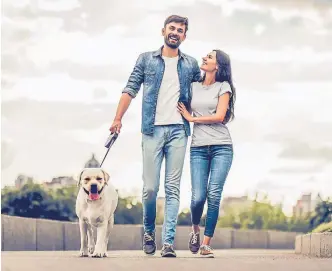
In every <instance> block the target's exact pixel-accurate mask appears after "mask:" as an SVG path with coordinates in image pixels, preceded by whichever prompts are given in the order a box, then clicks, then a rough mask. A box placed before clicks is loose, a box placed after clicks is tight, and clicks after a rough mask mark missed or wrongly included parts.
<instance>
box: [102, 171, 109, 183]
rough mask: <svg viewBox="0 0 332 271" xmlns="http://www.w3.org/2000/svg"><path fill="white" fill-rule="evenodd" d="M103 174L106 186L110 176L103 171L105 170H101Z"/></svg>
mask: <svg viewBox="0 0 332 271" xmlns="http://www.w3.org/2000/svg"><path fill="white" fill-rule="evenodd" d="M101 171H102V172H103V174H104V180H105V183H106V184H108V180H109V179H110V175H109V174H108V173H107V172H106V171H105V170H103V169H102V170H101Z"/></svg>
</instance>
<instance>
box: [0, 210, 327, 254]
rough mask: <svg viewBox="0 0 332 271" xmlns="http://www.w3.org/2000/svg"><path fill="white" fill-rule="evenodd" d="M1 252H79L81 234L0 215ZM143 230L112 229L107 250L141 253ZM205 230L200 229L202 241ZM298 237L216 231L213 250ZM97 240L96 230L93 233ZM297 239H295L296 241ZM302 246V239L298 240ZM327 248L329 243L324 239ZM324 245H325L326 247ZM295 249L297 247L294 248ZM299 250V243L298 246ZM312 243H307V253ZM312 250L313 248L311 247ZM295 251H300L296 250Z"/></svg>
mask: <svg viewBox="0 0 332 271" xmlns="http://www.w3.org/2000/svg"><path fill="white" fill-rule="evenodd" d="M1 220H2V250H5V251H12V250H79V249H80V230H79V225H78V223H76V222H60V221H51V220H46V219H32V218H21V217H14V216H7V215H1ZM190 231H191V227H189V226H178V227H177V228H176V235H175V240H174V244H175V248H176V249H185V250H186V249H188V241H189V233H190ZM161 232H162V226H156V243H157V248H158V250H159V249H161V245H162V242H161ZM142 234H143V227H142V226H141V225H114V228H113V231H112V233H111V236H110V240H109V244H108V249H109V250H140V249H142ZM203 234H204V228H201V238H203ZM297 235H298V233H293V232H291V233H289V232H277V231H258V230H233V229H225V228H216V230H215V234H214V237H213V239H212V243H211V245H212V247H213V248H215V249H230V248H248V249H249V248H262V249H264V248H273V249H276V248H277V249H294V247H295V243H296V242H295V238H296V236H297ZM94 236H95V237H96V229H94ZM297 238H298V237H297ZM300 240H301V242H302V238H301V239H300ZM324 240H325V241H324V242H325V243H326V244H327V245H326V246H328V244H329V243H328V242H330V241H329V239H324ZM325 243H324V244H325ZM297 246H298V245H297ZM300 246H301V248H302V243H301V245H300ZM310 246H311V243H309V250H310ZM313 246H314V244H313ZM297 249H299V248H298V247H297Z"/></svg>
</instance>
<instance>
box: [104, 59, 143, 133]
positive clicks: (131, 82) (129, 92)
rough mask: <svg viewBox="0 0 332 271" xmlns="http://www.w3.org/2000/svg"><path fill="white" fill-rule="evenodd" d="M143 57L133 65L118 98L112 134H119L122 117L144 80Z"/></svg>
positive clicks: (111, 129)
mask: <svg viewBox="0 0 332 271" xmlns="http://www.w3.org/2000/svg"><path fill="white" fill-rule="evenodd" d="M143 57H144V55H143V54H141V55H140V56H139V57H138V59H137V61H136V64H135V67H134V70H133V71H132V73H131V75H130V77H129V79H128V82H127V85H126V87H125V88H124V89H123V91H122V96H121V98H120V101H119V104H118V108H117V110H116V114H115V118H114V121H113V124H112V126H111V128H110V131H111V132H112V133H114V132H117V133H120V130H121V127H122V123H121V120H122V117H123V116H124V114H125V113H126V111H127V109H128V107H129V105H130V103H131V100H132V99H133V98H135V97H136V95H137V93H138V91H139V90H140V88H141V85H142V83H143V79H144V59H143Z"/></svg>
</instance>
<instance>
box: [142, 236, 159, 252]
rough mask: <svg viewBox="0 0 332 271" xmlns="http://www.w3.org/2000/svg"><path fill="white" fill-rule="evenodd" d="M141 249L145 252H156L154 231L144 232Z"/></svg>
mask: <svg viewBox="0 0 332 271" xmlns="http://www.w3.org/2000/svg"><path fill="white" fill-rule="evenodd" d="M143 251H144V252H145V254H148V255H153V254H154V253H155V252H156V242H155V234H154V233H147V232H146V233H144V236H143Z"/></svg>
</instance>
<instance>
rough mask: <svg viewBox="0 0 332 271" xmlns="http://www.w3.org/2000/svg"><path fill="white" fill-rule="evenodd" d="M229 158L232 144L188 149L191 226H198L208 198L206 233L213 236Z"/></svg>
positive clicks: (229, 162)
mask: <svg viewBox="0 0 332 271" xmlns="http://www.w3.org/2000/svg"><path fill="white" fill-rule="evenodd" d="M232 161H233V146H232V145H211V146H201V147H191V148H190V171H191V187H192V188H191V189H192V194H191V205H190V208H191V220H192V224H193V225H199V223H200V220H201V217H202V213H203V209H204V204H205V201H206V200H207V204H208V209H207V214H206V223H205V231H204V235H205V236H208V237H213V234H214V230H215V228H216V224H217V220H218V216H219V206H220V200H221V194H222V191H223V187H224V184H225V181H226V178H227V175H228V172H229V170H230V168H231V165H232Z"/></svg>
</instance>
